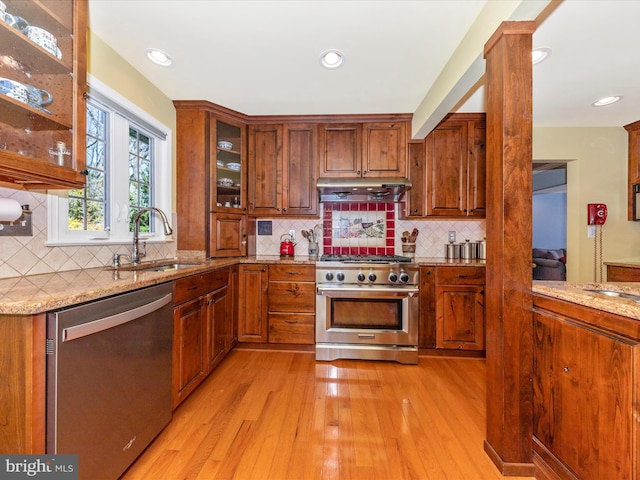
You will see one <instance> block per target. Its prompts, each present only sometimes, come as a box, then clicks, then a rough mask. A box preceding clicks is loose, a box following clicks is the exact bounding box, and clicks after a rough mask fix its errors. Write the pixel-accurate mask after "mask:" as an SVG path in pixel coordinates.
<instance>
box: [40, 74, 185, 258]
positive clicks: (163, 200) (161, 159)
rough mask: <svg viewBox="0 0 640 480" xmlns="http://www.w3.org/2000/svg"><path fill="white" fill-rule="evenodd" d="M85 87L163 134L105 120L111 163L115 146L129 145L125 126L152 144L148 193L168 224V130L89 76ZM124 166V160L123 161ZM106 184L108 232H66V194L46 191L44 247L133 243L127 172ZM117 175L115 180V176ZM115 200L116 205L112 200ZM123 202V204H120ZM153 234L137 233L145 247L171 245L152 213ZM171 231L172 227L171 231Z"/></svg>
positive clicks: (118, 120)
mask: <svg viewBox="0 0 640 480" xmlns="http://www.w3.org/2000/svg"><path fill="white" fill-rule="evenodd" d="M88 83H89V85H90V86H91V90H92V91H97V92H99V93H100V94H101V95H103V96H105V97H107V98H109V100H111V101H113V102H114V103H115V104H117V105H119V106H121V107H122V108H123V110H124V111H128V112H131V113H132V114H134V115H137V116H138V117H139V118H140V119H141V120H143V121H145V122H147V123H148V124H149V125H151V126H152V127H153V128H156V129H157V130H159V131H161V132H164V133H166V139H165V140H162V139H159V138H158V137H157V136H156V135H154V134H152V133H149V132H148V131H146V130H145V128H144V127H143V126H141V125H138V124H136V123H135V121H130V120H129V119H127V118H125V117H123V116H122V115H121V114H118V113H111V114H110V115H109V120H108V128H109V137H108V138H109V140H108V145H107V149H108V150H109V152H108V157H109V159H114V158H115V157H114V150H115V145H119V146H120V147H121V148H126V152H128V145H129V125H131V124H132V125H133V126H134V128H136V130H138V131H140V132H141V133H144V134H145V135H149V136H150V137H152V138H153V139H154V140H153V143H154V147H153V148H154V163H153V168H154V172H153V175H154V177H153V178H154V183H153V186H154V188H153V191H152V195H153V198H152V201H151V202H152V203H151V205H152V206H153V207H156V208H159V209H160V210H162V211H163V212H165V213H166V214H167V216H168V217H169V220H170V221H172V220H171V219H172V217H173V215H172V212H171V205H172V202H171V129H170V128H169V127H167V126H166V125H164V124H162V123H161V122H159V121H158V120H157V119H155V118H154V117H152V116H151V115H149V114H148V113H146V112H145V111H143V110H142V109H140V108H139V107H138V106H137V105H135V104H133V103H131V102H130V101H129V100H128V99H126V98H125V97H123V96H122V95H120V94H119V93H117V92H116V91H115V90H113V89H111V88H110V87H108V86H107V85H106V84H104V83H103V82H101V81H100V80H98V79H97V78H95V77H93V76H91V75H89V82H88ZM125 160H126V162H125V164H126V165H128V157H127V159H125ZM108 175H110V177H109V178H110V181H109V182H108V189H109V191H108V195H107V202H108V203H109V207H110V208H109V212H110V213H109V214H110V216H111V218H110V222H109V223H110V230H109V231H103V232H96V231H84V230H78V231H74V230H69V229H68V227H67V225H68V211H69V204H68V192H67V191H66V190H60V191H49V192H48V194H47V211H48V216H47V217H48V220H47V241H46V242H45V245H48V246H65V245H118V244H129V243H131V242H132V241H133V234H132V233H131V232H129V202H128V199H129V195H128V192H129V171H128V168H120V169H118V170H117V171H116V172H115V174H114V172H113V171H112V170H110V173H109V174H108ZM116 175H117V176H116ZM115 199H117V201H116V200H115ZM123 200H124V201H123ZM152 215H153V216H154V227H155V228H154V230H155V232H153V233H141V234H140V238H141V239H144V240H145V241H146V242H148V243H167V242H172V241H173V237H172V236H170V235H169V236H166V235H164V229H163V228H162V222H161V219H160V218H159V216H158V215H157V214H156V213H155V212H153V213H152ZM174 229H175V227H174Z"/></svg>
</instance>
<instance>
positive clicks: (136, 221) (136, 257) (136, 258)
mask: <svg viewBox="0 0 640 480" xmlns="http://www.w3.org/2000/svg"><path fill="white" fill-rule="evenodd" d="M152 211H153V212H157V213H158V214H159V215H160V217H161V218H162V225H163V227H164V234H165V235H171V234H172V233H173V229H172V228H171V225H170V224H169V219H168V218H167V215H166V214H165V213H164V212H163V211H162V210H160V209H159V208H156V207H148V208H143V209H141V210H138V213H136V215H135V216H134V217H133V247H132V249H131V263H133V264H134V265H136V264H138V263H140V259H141V258H142V257H144V256H145V255H146V254H147V252H146V248H145V249H144V251H143V252H140V249H139V247H138V240H139V237H140V217H141V216H142V214H143V213H144V212H152Z"/></svg>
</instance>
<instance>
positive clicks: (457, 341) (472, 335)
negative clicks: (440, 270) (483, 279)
mask: <svg viewBox="0 0 640 480" xmlns="http://www.w3.org/2000/svg"><path fill="white" fill-rule="evenodd" d="M436 291H437V299H436V347H437V348H451V349H458V350H484V287H483V286H482V285H443V286H438V287H437V289H436Z"/></svg>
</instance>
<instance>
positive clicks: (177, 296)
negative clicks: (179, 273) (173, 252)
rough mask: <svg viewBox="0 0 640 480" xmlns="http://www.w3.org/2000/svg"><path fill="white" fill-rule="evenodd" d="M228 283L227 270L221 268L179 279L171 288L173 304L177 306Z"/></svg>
mask: <svg viewBox="0 0 640 480" xmlns="http://www.w3.org/2000/svg"><path fill="white" fill-rule="evenodd" d="M228 283H229V269H228V268H222V269H219V270H214V271H212V272H205V273H199V274H197V275H190V276H188V277H184V278H179V279H178V280H176V281H175V283H174V287H173V304H174V305H179V304H181V303H184V302H188V301H189V300H193V299H194V298H198V297H199V296H200V295H204V294H205V293H208V292H213V291H214V290H217V289H219V288H221V287H224V286H225V285H227V284H228Z"/></svg>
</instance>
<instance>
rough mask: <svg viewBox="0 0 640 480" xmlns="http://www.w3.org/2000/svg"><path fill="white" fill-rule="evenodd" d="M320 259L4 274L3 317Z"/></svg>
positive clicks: (422, 261) (457, 262) (454, 262)
mask: <svg viewBox="0 0 640 480" xmlns="http://www.w3.org/2000/svg"><path fill="white" fill-rule="evenodd" d="M172 260H174V261H175V263H181V262H190V263H195V262H193V259H192V258H181V257H180V256H178V257H177V258H175V259H172ZM317 261H318V258H317V257H309V256H306V255H300V256H294V257H281V256H279V255H257V256H251V257H229V258H216V259H208V260H200V261H199V262H198V263H197V264H194V265H193V266H190V267H187V268H181V269H179V270H170V271H164V272H153V271H144V272H142V271H128V270H118V271H114V270H113V269H110V268H108V267H94V268H86V269H79V270H68V271H62V272H55V273H43V274H37V275H25V276H21V277H10V278H4V279H0V315H34V314H38V313H44V312H49V311H52V310H58V309H60V308H64V307H69V306H72V305H78V304H81V303H85V302H89V301H92V300H97V299H100V298H105V297H110V296H113V295H117V294H120V293H126V292H130V291H132V290H138V289H141V288H145V287H149V286H152V285H157V284H159V283H165V282H170V281H174V280H177V279H179V278H182V277H186V276H189V275H194V274H198V273H202V272H206V271H209V270H215V269H217V268H224V267H228V266H231V265H236V264H250V263H265V264H280V265H315V264H316V262H317ZM414 262H415V263H418V264H419V265H420V266H439V265H449V266H484V265H485V261H484V260H463V259H446V258H439V257H417V258H415V259H414Z"/></svg>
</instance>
